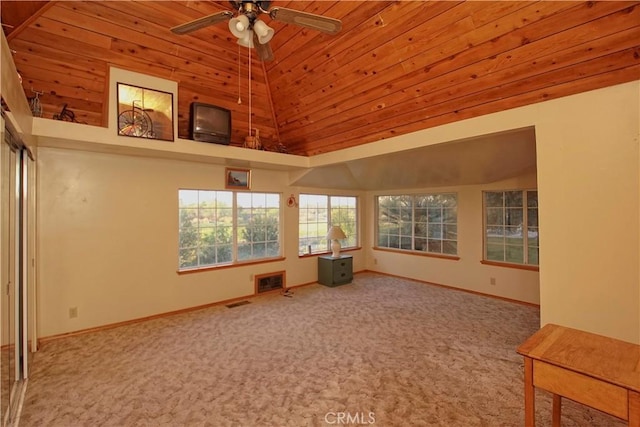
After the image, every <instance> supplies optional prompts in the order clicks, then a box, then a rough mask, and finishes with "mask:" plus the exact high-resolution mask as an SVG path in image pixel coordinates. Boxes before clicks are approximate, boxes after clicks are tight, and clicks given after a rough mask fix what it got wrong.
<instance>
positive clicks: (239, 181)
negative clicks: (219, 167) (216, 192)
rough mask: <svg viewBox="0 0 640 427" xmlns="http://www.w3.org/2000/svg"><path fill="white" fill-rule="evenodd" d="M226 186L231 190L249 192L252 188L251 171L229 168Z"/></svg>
mask: <svg viewBox="0 0 640 427" xmlns="http://www.w3.org/2000/svg"><path fill="white" fill-rule="evenodd" d="M224 186H225V188H227V189H230V190H249V189H250V188H251V171H250V170H249V169H234V168H227V169H226V175H225V185H224Z"/></svg>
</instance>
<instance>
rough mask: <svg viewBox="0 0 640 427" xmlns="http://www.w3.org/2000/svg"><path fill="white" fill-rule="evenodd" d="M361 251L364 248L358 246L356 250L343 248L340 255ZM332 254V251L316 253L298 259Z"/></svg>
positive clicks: (299, 256) (300, 256)
mask: <svg viewBox="0 0 640 427" xmlns="http://www.w3.org/2000/svg"><path fill="white" fill-rule="evenodd" d="M360 249H362V247H360V246H357V247H354V248H342V249H340V253H343V252H353V251H359V250H360ZM330 253H332V252H331V251H324V252H314V253H312V254H302V255H298V258H311V257H314V256H321V255H329V254H330Z"/></svg>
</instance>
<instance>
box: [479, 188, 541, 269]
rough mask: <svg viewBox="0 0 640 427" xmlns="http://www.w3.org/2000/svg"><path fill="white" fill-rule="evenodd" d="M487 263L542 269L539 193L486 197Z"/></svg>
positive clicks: (500, 193) (488, 193) (490, 194)
mask: <svg viewBox="0 0 640 427" xmlns="http://www.w3.org/2000/svg"><path fill="white" fill-rule="evenodd" d="M484 206H485V208H484V211H485V234H484V247H485V254H484V259H485V260H487V261H496V262H506V263H513V264H527V265H538V252H539V247H540V244H539V239H538V192H537V191H520V190H518V191H486V192H485V193H484Z"/></svg>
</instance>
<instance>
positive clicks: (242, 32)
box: [229, 15, 250, 39]
mask: <svg viewBox="0 0 640 427" xmlns="http://www.w3.org/2000/svg"><path fill="white" fill-rule="evenodd" d="M229 31H231V34H233V35H234V36H236V37H237V38H239V39H241V38H243V37H245V36H246V34H247V33H248V32H250V30H249V18H247V17H246V16H245V15H238V16H237V17H235V18H231V20H230V21H229Z"/></svg>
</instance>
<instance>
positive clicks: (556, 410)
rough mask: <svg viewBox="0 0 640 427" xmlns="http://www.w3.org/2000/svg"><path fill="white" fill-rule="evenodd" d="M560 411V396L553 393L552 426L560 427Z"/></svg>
mask: <svg viewBox="0 0 640 427" xmlns="http://www.w3.org/2000/svg"><path fill="white" fill-rule="evenodd" d="M561 412H562V396H560V395H559V394H555V393H554V394H553V417H552V420H553V422H552V425H553V427H560V418H561Z"/></svg>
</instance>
